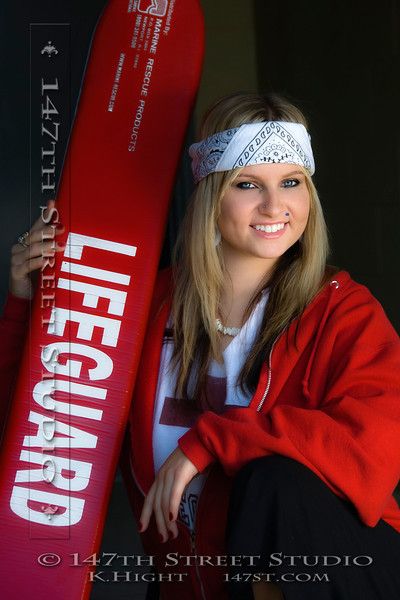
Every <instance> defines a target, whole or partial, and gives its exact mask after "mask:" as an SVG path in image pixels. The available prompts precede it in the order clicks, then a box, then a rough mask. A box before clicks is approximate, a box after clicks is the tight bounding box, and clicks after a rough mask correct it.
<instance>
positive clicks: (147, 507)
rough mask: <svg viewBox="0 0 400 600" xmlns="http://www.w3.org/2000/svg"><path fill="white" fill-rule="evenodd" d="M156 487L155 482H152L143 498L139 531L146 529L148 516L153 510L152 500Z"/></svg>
mask: <svg viewBox="0 0 400 600" xmlns="http://www.w3.org/2000/svg"><path fill="white" fill-rule="evenodd" d="M156 489H157V486H156V482H154V483H153V485H152V486H151V488H150V490H149V493H148V494H147V496H146V498H145V500H144V504H143V508H142V514H141V515H140V523H141V525H142V527H141V530H140V531H145V529H147V527H148V525H149V521H150V517H151V515H152V512H153V502H154V496H155V494H156Z"/></svg>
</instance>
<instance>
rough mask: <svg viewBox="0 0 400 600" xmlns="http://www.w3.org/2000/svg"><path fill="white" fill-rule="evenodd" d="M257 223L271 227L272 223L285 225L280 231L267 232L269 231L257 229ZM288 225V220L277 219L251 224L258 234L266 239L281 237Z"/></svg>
mask: <svg viewBox="0 0 400 600" xmlns="http://www.w3.org/2000/svg"><path fill="white" fill-rule="evenodd" d="M257 225H263V226H269V227H271V226H272V225H283V228H282V229H279V230H278V231H271V232H267V231H261V230H259V229H256V226H257ZM286 226H287V222H283V221H275V223H256V224H255V225H250V227H251V228H252V229H253V230H254V232H255V233H256V235H258V236H260V237H263V238H264V239H275V238H279V237H281V235H283V234H284V233H285V230H286Z"/></svg>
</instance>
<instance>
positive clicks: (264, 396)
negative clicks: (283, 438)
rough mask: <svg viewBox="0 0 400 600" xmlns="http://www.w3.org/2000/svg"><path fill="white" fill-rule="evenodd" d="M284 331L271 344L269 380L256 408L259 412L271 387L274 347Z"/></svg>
mask: <svg viewBox="0 0 400 600" xmlns="http://www.w3.org/2000/svg"><path fill="white" fill-rule="evenodd" d="M282 333H283V332H281V333H280V334H279V335H278V337H277V338H276V339H275V340H274V342H273V344H272V346H271V350H270V351H269V357H268V381H267V385H266V388H265V390H264V394H263V396H262V398H261V400H260V402H259V403H258V406H257V409H256V410H257V412H259V411H260V410H261V408H262V405H263V404H264V402H265V398H266V397H267V395H268V392H269V388H270V387H271V379H272V369H271V361H272V352H273V350H274V347H275V344H276V342H277V341H278V339H279V338H280V337H281V335H282Z"/></svg>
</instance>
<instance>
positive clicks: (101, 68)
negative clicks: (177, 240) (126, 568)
mask: <svg viewBox="0 0 400 600" xmlns="http://www.w3.org/2000/svg"><path fill="white" fill-rule="evenodd" d="M203 38H204V24H203V17H202V13H201V9H200V5H199V0H111V1H110V2H109V3H108V4H107V6H106V8H105V10H104V11H103V14H102V16H101V18H100V19H99V22H98V24H97V27H96V31H95V34H94V36H93V41H92V45H91V50H90V55H89V60H88V62H87V67H86V72H85V76H84V81H83V87H82V90H81V94H80V99H79V104H78V110H77V113H76V116H75V120H74V124H73V129H72V133H71V136H70V140H69V145H68V150H67V154H66V158H65V161H64V166H63V172H62V176H61V180H60V184H59V189H58V194H57V198H56V207H57V209H58V211H59V215H60V221H61V222H62V223H63V224H64V226H65V228H66V231H65V234H63V236H62V239H60V241H61V242H64V243H66V247H65V250H64V251H63V252H60V253H57V254H56V260H55V265H54V267H53V269H54V275H55V279H54V281H55V288H54V296H55V298H54V303H50V302H47V303H44V302H43V298H42V297H41V292H42V291H43V290H41V289H40V288H39V286H38V287H37V288H36V292H35V297H34V299H33V304H32V313H31V322H30V329H29V335H28V339H27V342H26V345H25V348H24V352H23V358H22V362H21V366H20V371H19V375H18V381H17V384H16V386H15V394H14V398H13V402H12V407H11V412H10V415H9V420H8V424H7V429H6V432H5V437H4V440H3V446H2V452H1V457H0V530H1V538H2V539H1V544H0V565H1V567H0V570H1V582H0V587H1V596H2V597H4V598H7V600H21V599H22V598H30V599H32V600H39V599H42V598H44V597H46V598H52V597H55V598H57V600H67V599H68V600H79V599H87V598H88V597H89V595H90V590H91V585H92V584H91V581H90V580H91V579H92V578H91V577H90V573H91V572H92V573H93V571H94V570H95V566H93V565H91V564H84V565H82V564H81V565H79V566H76V564H75V565H74V558H73V555H76V554H77V553H78V554H79V555H80V556H82V557H87V556H90V555H92V554H94V553H95V552H97V551H98V549H99V546H100V542H101V536H102V530H103V525H104V520H105V516H106V511H107V505H108V500H109V495H110V491H111V488H112V484H113V479H114V475H115V469H116V465H117V462H118V458H119V453H120V448H121V443H122V438H123V435H124V432H125V427H126V423H127V419H128V411H129V405H130V401H131V396H132V391H133V387H134V381H135V376H136V371H137V368H138V363H139V358H140V351H141V345H142V342H143V338H144V332H145V328H146V320H147V317H148V311H149V306H150V300H151V294H152V289H153V285H154V281H155V276H156V272H157V267H158V261H159V256H160V251H161V246H162V241H163V235H164V231H165V223H166V217H167V213H168V204H169V198H170V195H171V191H172V187H173V183H174V179H175V174H176V170H177V165H178V161H179V158H180V153H181V150H182V145H183V141H184V137H185V131H186V128H187V124H188V120H189V117H190V113H191V109H192V107H193V104H194V99H195V95H196V92H197V88H198V84H199V79H200V73H201V65H202V57H203ZM46 292H47V293H48V290H46Z"/></svg>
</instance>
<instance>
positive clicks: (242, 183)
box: [236, 181, 256, 190]
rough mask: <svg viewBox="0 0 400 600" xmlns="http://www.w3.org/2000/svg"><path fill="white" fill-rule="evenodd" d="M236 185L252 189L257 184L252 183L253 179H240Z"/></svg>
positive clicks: (244, 188) (242, 188) (243, 188)
mask: <svg viewBox="0 0 400 600" xmlns="http://www.w3.org/2000/svg"><path fill="white" fill-rule="evenodd" d="M236 187H238V188H239V189H240V190H252V189H254V188H255V187H256V186H255V185H254V183H251V181H240V182H239V183H237V184H236Z"/></svg>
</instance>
